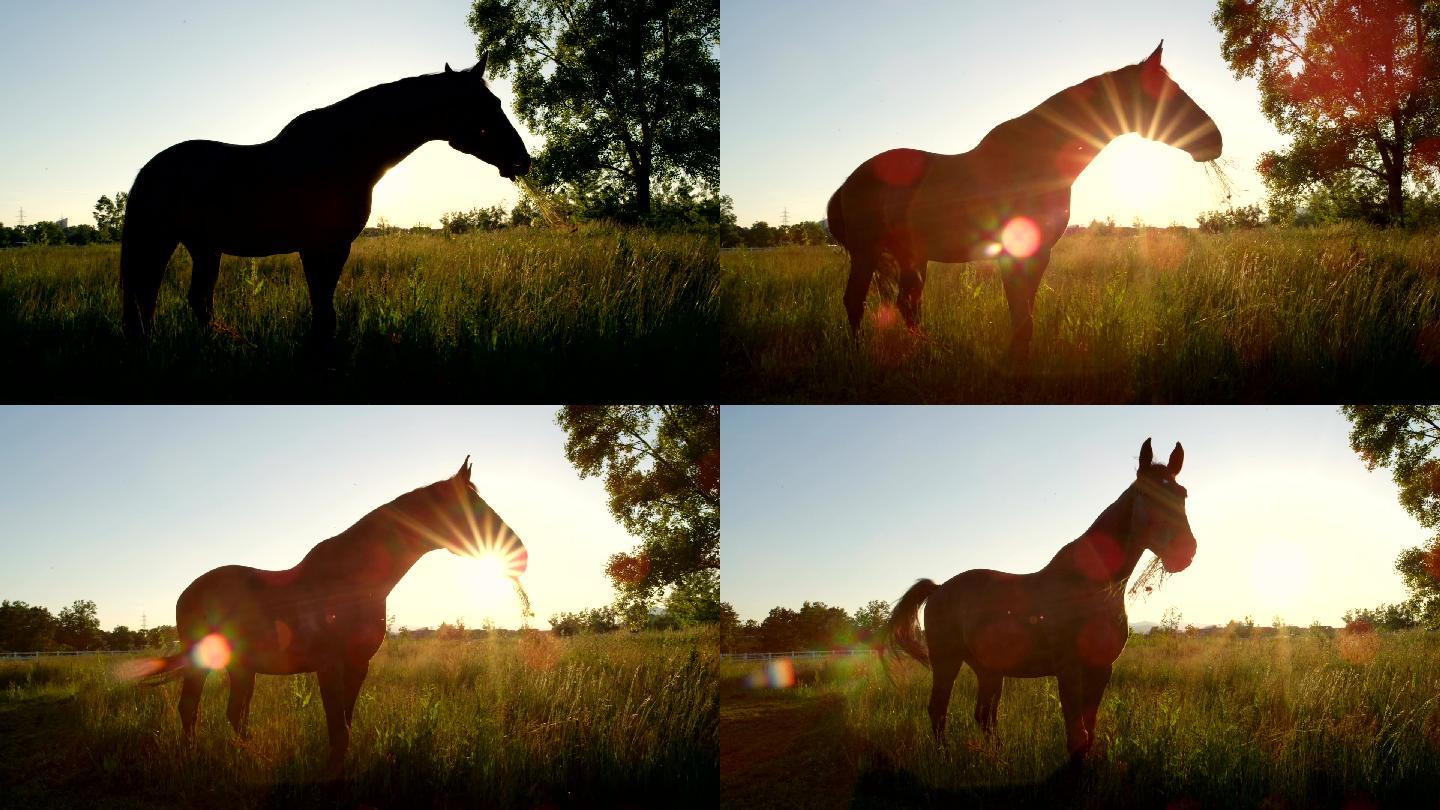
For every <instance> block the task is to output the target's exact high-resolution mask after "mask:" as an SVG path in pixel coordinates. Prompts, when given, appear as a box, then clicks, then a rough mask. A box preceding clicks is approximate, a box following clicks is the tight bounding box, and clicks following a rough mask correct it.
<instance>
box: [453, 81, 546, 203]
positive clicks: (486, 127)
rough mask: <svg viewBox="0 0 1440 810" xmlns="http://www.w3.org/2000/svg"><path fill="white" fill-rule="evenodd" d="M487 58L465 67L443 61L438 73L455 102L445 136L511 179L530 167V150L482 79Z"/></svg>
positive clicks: (454, 146) (467, 152)
mask: <svg viewBox="0 0 1440 810" xmlns="http://www.w3.org/2000/svg"><path fill="white" fill-rule="evenodd" d="M489 58H490V54H488V53H486V54H485V55H484V56H481V57H480V61H479V62H477V63H476V64H475V66H474V67H472V68H468V69H466V70H451V69H450V64H449V63H448V62H447V63H446V64H445V72H444V73H442V74H441V77H442V78H443V79H444V81H445V82H446V83H447V88H448V92H447V93H446V97H447V99H454V100H456V101H457V102H458V104H456V105H454V106H453V108H452V112H451V115H450V120H449V121H448V122H447V123H448V128H449V133H448V137H447V140H448V141H449V143H450V146H451V147H453V148H455V149H457V150H459V151H461V152H464V153H465V154H467V155H473V156H474V157H477V158H480V159H481V160H483V161H485V162H486V163H489V164H490V165H492V166H494V167H495V168H496V169H499V170H500V176H501V177H504V178H506V179H509V180H513V179H515V178H516V177H519V176H521V175H523V174H525V173H526V172H529V171H530V153H529V152H527V151H526V150H525V144H524V142H523V141H521V140H520V133H519V132H516V131H515V125H514V124H512V123H510V119H509V118H508V117H507V116H506V115H505V110H504V109H503V108H502V107H501V106H500V99H499V98H498V97H496V95H495V94H494V93H492V92H490V86H489V85H488V84H486V83H485V63H486V62H487V61H489Z"/></svg>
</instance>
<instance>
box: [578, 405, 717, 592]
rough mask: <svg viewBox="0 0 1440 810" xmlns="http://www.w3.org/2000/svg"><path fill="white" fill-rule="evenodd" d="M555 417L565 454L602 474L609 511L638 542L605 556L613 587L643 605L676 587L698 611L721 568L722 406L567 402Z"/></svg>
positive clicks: (586, 470) (583, 469)
mask: <svg viewBox="0 0 1440 810" xmlns="http://www.w3.org/2000/svg"><path fill="white" fill-rule="evenodd" d="M556 422H558V423H559V425H560V426H561V427H562V428H564V429H565V432H566V433H567V434H568V438H567V440H566V442H565V457H566V458H567V459H569V460H570V463H571V464H573V465H574V466H575V469H576V470H577V471H579V473H580V477H582V478H587V477H590V476H603V478H604V481H605V489H606V491H607V492H609V494H610V512H611V514H613V515H614V516H615V519H616V520H618V521H619V522H620V524H621V525H622V526H624V527H625V530H626V531H628V532H629V533H630V534H632V535H634V536H635V537H637V538H638V539H639V541H640V543H639V546H638V547H637V548H636V549H635V550H634V551H633V552H631V553H628V554H626V553H622V554H615V555H613V556H611V558H610V562H609V565H608V566H607V567H606V573H607V574H608V575H609V577H610V579H611V581H612V582H613V583H614V584H615V587H616V588H617V589H618V590H619V591H620V592H621V593H622V595H624V596H625V597H628V598H629V599H630V600H631V601H633V602H634V603H637V604H642V605H649V604H650V603H651V602H652V601H653V600H655V599H656V598H658V597H659V596H660V594H661V592H662V590H663V589H665V588H667V587H673V588H680V589H682V590H685V591H686V592H687V595H686V596H685V597H683V598H682V602H683V604H685V605H687V610H694V608H693V606H692V603H693V601H694V600H695V599H696V598H698V597H701V596H703V595H704V594H707V593H708V592H710V591H711V590H712V589H711V588H710V580H709V577H708V575H709V574H710V573H712V572H714V571H718V570H719V568H720V408H719V406H716V405H605V406H600V405H570V406H566V407H565V408H563V409H562V410H561V411H560V413H559V415H558V416H557V417H556ZM714 590H716V591H718V588H715V589H714ZM714 596H715V598H716V600H717V601H718V596H719V594H718V593H715V594H714Z"/></svg>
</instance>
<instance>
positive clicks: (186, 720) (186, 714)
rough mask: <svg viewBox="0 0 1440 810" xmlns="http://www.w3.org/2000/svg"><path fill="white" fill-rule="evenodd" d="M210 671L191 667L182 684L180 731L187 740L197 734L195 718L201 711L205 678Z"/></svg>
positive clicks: (186, 671)
mask: <svg viewBox="0 0 1440 810" xmlns="http://www.w3.org/2000/svg"><path fill="white" fill-rule="evenodd" d="M209 674H210V670H208V669H205V668H203V667H197V666H193V665H192V666H190V667H188V668H187V669H186V670H185V675H184V680H183V681H182V682H181V684H180V729H181V730H182V731H183V732H184V733H185V736H186V738H189V737H191V736H192V735H193V734H194V733H195V717H196V715H197V714H199V711H200V694H201V693H202V692H204V691H205V678H206V677H207V676H208V675H209Z"/></svg>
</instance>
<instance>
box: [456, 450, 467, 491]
mask: <svg viewBox="0 0 1440 810" xmlns="http://www.w3.org/2000/svg"><path fill="white" fill-rule="evenodd" d="M455 477H456V478H458V479H460V480H462V481H464V482H465V483H467V484H468V483H470V457H469V456H466V457H465V461H464V463H462V464H461V465H460V472H457V473H455Z"/></svg>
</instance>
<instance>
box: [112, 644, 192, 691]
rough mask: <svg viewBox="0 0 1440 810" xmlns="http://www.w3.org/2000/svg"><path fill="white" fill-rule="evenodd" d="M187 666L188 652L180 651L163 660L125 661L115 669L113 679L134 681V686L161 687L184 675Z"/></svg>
mask: <svg viewBox="0 0 1440 810" xmlns="http://www.w3.org/2000/svg"><path fill="white" fill-rule="evenodd" d="M188 666H190V651H189V650H181V651H180V652H178V653H176V654H174V655H171V656H167V657H165V658H139V659H136V660H134V661H126V662H125V663H123V664H120V665H119V666H117V667H115V677H117V678H119V679H120V680H122V681H134V682H135V685H136V686H161V685H162V684H165V683H168V682H169V681H173V680H175V679H177V678H179V677H181V676H182V675H184V674H185V673H184V670H185V668H186V667H188Z"/></svg>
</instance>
